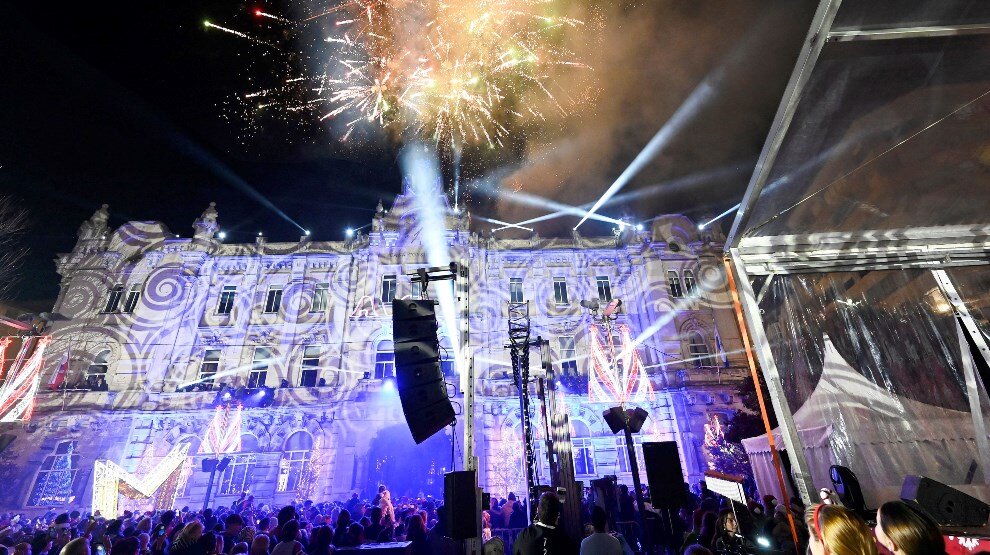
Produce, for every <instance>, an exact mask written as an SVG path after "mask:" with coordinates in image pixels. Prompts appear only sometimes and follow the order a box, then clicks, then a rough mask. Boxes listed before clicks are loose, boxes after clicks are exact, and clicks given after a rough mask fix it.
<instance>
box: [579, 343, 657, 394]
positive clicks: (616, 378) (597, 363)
mask: <svg viewBox="0 0 990 555" xmlns="http://www.w3.org/2000/svg"><path fill="white" fill-rule="evenodd" d="M618 330H619V334H620V335H621V337H622V345H625V346H626V347H624V348H622V349H621V350H618V351H617V350H616V347H615V342H614V339H613V338H612V337H611V335H610V336H608V337H606V338H605V344H604V345H603V344H602V340H601V338H600V337H599V328H598V326H596V325H592V326H591V328H590V330H589V331H590V335H591V365H592V372H591V375H590V376H589V377H588V398H589V400H590V401H591V402H592V403H610V404H619V405H622V404H625V403H628V402H631V401H646V400H650V401H652V400H654V399H655V398H656V393H654V391H653V384H651V383H650V377H649V376H648V375H647V374H646V371H645V370H644V369H643V362H642V361H641V360H640V359H639V353H637V352H636V349H635V348H634V347H632V345H633V340H632V338H631V337H630V335H629V327H628V326H624V325H623V326H619V327H618ZM613 353H614V359H613Z"/></svg>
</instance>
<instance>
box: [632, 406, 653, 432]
mask: <svg viewBox="0 0 990 555" xmlns="http://www.w3.org/2000/svg"><path fill="white" fill-rule="evenodd" d="M626 416H627V417H628V420H627V422H629V431H630V432H632V433H634V434H636V433H639V431H640V430H642V429H643V423H644V422H646V418H647V417H648V416H650V413H648V412H646V411H645V410H643V409H641V408H639V407H636V409H635V410H633V409H628V410H626Z"/></svg>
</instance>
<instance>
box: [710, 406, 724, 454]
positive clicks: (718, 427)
mask: <svg viewBox="0 0 990 555" xmlns="http://www.w3.org/2000/svg"><path fill="white" fill-rule="evenodd" d="M723 439H725V429H724V428H723V427H722V421H721V420H719V419H718V415H716V414H713V415H711V418H710V419H709V420H708V424H705V445H706V446H708V447H715V446H716V445H718V444H719V442H720V441H722V440H723Z"/></svg>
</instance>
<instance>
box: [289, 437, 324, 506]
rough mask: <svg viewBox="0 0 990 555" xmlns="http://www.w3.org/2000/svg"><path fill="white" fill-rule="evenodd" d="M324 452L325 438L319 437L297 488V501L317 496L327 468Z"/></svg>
mask: <svg viewBox="0 0 990 555" xmlns="http://www.w3.org/2000/svg"><path fill="white" fill-rule="evenodd" d="M324 458H325V457H324V452H323V438H321V437H317V438H316V441H315V442H313V451H312V453H311V455H310V457H309V464H307V465H306V470H305V472H303V473H302V476H301V477H300V478H299V486H298V487H297V488H296V499H303V500H305V499H312V498H313V497H314V496H315V495H316V483H317V481H318V480H319V479H320V476H321V475H322V474H323V467H324V466H325V461H324Z"/></svg>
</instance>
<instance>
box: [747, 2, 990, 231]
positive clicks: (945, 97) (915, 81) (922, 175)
mask: <svg viewBox="0 0 990 555" xmlns="http://www.w3.org/2000/svg"><path fill="white" fill-rule="evenodd" d="M872 4H874V5H877V6H881V5H882V6H886V5H887V3H886V2H873V3H872ZM895 4H897V5H900V4H908V2H895ZM913 4H915V5H917V6H924V7H925V8H926V9H921V8H917V9H913V10H905V12H904V15H905V17H907V21H906V22H904V23H905V24H907V23H910V24H912V25H914V24H921V23H932V24H939V23H941V24H944V23H945V22H946V21H949V22H958V21H962V22H965V23H970V22H977V23H981V22H982V23H990V13H987V12H990V8H986V9H984V8H981V9H979V10H975V14H969V16H967V13H966V12H965V10H961V9H958V7H957V9H955V10H954V11H952V10H950V12H951V13H949V14H946V13H942V12H941V11H938V13H930V12H933V8H932V5H934V4H940V3H938V2H916V1H915V2H913ZM944 4H946V5H947V6H955V5H956V4H957V3H954V2H946V3H944ZM967 4H968V5H970V6H973V5H974V4H978V5H980V4H982V5H984V7H986V6H990V2H967ZM863 6H864V3H863V2H853V3H851V4H850V5H849V6H847V3H846V2H843V4H842V8H840V10H839V13H838V14H837V17H836V25H835V26H833V29H835V30H842V29H836V28H835V27H837V26H838V27H843V28H844V29H859V28H863V27H866V28H875V27H882V28H889V27H898V26H899V25H900V24H901V22H896V21H895V22H891V21H890V19H891V16H892V15H893V13H895V12H894V11H891V12H890V13H889V14H886V15H885V13H880V12H877V13H874V11H871V10H866V9H863ZM847 7H848V8H849V10H851V11H849V12H846V11H845V10H846V8H847ZM974 9H975V8H974ZM857 10H858V11H857ZM970 11H974V10H972V9H971V10H970ZM881 12H882V10H881ZM940 18H941V19H940ZM912 19H914V20H916V21H912ZM984 20H985V21H984ZM843 22H844V24H843V25H840V24H842V23H843ZM987 93H990V35H988V34H978V35H968V36H943V37H920V38H901V39H887V40H857V41H829V42H827V43H826V44H825V46H824V48H823V49H822V52H821V55H820V57H819V59H818V60H817V62H816V65H815V66H814V68H813V70H812V74H811V76H810V78H809V80H808V82H807V84H806V86H805V88H804V89H803V91H802V93H801V96H800V99H799V103H798V105H797V108H796V110H795V113H794V117H793V120H792V122H791V124H790V126H789V127H788V129H787V131H786V134H785V137H784V139H783V142H782V143H781V146H780V150H779V153H778V155H777V158H776V159H775V161H774V162H773V165H772V167H771V169H770V171H769V173H768V175H767V180H766V183H765V185H764V187H763V189H762V191H761V193H760V195H759V197H758V198H757V199H756V200H755V204H754V206H753V207H752V209H751V211H750V217H749V220H748V221H747V223H746V225H745V228H744V229H742V230H740V232H741V234H742V235H741V237H742V238H743V241H745V238H746V237H765V236H775V235H803V234H808V233H819V232H856V231H863V230H894V229H902V228H907V227H933V226H944V225H966V224H985V223H987V214H986V207H987V206H990V187H987V186H986V184H987V182H988V180H990V144H988V142H987V122H988V121H990V94H987Z"/></svg>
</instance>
